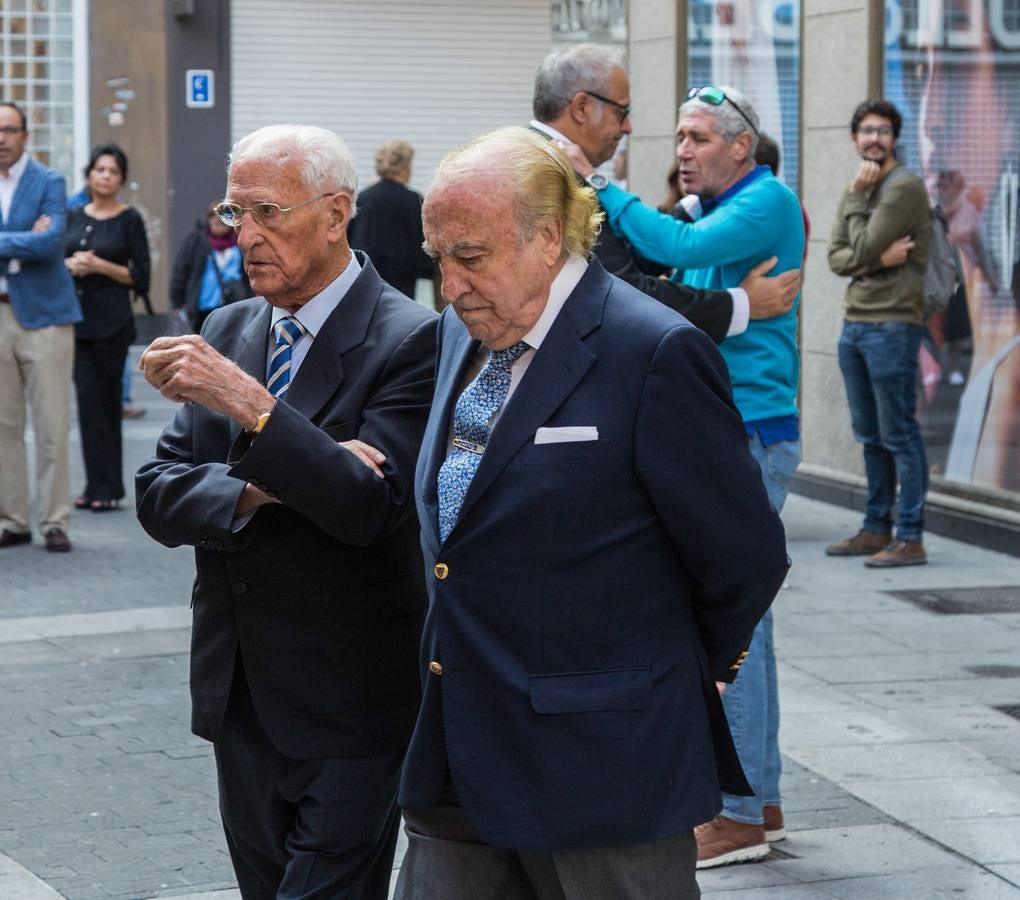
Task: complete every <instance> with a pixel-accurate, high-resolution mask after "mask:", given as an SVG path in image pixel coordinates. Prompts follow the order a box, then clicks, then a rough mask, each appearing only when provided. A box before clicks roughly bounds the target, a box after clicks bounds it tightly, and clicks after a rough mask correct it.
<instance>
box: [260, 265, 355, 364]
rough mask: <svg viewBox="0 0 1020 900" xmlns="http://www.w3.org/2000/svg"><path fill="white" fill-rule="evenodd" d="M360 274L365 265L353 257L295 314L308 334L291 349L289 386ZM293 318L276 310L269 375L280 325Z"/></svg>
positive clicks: (270, 331)
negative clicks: (320, 331)
mask: <svg viewBox="0 0 1020 900" xmlns="http://www.w3.org/2000/svg"><path fill="white" fill-rule="evenodd" d="M360 273H361V264H360V263H359V262H358V258H357V257H356V256H355V255H354V254H353V253H352V254H351V259H350V262H348V263H347V268H346V269H344V270H343V271H342V272H341V273H340V274H339V275H337V277H336V278H334V279H333V280H332V281H331V282H330V283H329V284H327V285H326V286H325V287H324V288H323V289H322V290H321V291H320V292H319V293H318V294H316V295H315V296H314V297H312V299H311V300H309V301H308V302H307V303H306V304H305V305H304V306H302V307H301V308H300V309H299V310H298V311H297V312H296V313H294V314H293V318H295V319H297V320H298V321H299V322H300V323H301V325H302V327H303V328H304V329H305V333H304V334H302V335H301V337H299V338H298V339H297V340H296V341H294V345H293V347H292V348H291V351H290V377H289V379H288V382H293V381H294V378H295V377H296V376H297V373H298V369H300V368H301V363H302V362H304V359H305V357H306V356H307V355H308V351H309V350H310V349H311V346H312V341H314V340H315V336H316V335H317V334H318V333H319V329H321V328H322V326H323V325H324V324H325V322H326V319H328V318H329V316H330V313H332V312H333V310H334V309H336V308H337V307H338V306H339V305H340V301H341V300H343V299H344V297H345V296H346V294H347V292H348V291H349V290H350V289H351V285H352V284H354V281H355V279H356V278H357V277H358V275H359V274H360ZM289 315H291V313H289V312H287V310H285V309H281V308H280V307H279V306H275V307H273V321H272V325H271V326H270V328H269V343H268V346H267V347H266V371H267V372H268V371H269V361H270V360H271V359H272V358H273V351H274V350H275V349H276V331H275V326H276V323H277V322H279V321H280V319H284V318H286V317H287V316H289Z"/></svg>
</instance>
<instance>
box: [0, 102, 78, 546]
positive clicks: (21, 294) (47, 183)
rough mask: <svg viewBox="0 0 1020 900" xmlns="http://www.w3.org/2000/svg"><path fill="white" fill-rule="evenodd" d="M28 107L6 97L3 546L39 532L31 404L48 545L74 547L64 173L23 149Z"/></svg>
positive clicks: (1, 245) (2, 120) (0, 321)
mask: <svg viewBox="0 0 1020 900" xmlns="http://www.w3.org/2000/svg"><path fill="white" fill-rule="evenodd" d="M27 143H28V128H27V127H26V122H25V114H24V112H23V111H22V110H21V109H19V108H18V107H17V106H15V105H14V104H13V103H0V549H2V548H6V547H15V546H17V545H19V544H27V543H29V542H30V541H31V540H32V530H31V516H30V513H29V502H28V461H27V457H26V452H25V411H26V397H27V400H28V403H27V405H28V406H30V407H31V410H32V430H33V434H34V436H35V452H36V459H35V470H36V507H37V514H38V521H39V530H40V532H41V533H42V534H43V535H44V539H45V544H46V549H47V550H52V551H54V552H66V551H68V550H70V549H71V541H70V539H69V538H68V536H67V526H68V521H69V519H70V515H71V496H70V495H71V490H70V484H69V473H68V431H69V429H70V421H69V420H70V415H71V373H72V370H73V366H74V327H73V326H74V323H75V322H77V321H79V320H80V319H81V309H80V308H79V306H78V297H77V295H76V294H75V291H74V285H73V283H72V282H71V276H70V275H68V274H67V269H66V268H64V224H65V222H66V219H67V212H66V206H67V200H66V192H65V189H64V179H63V178H62V177H61V176H60V175H58V174H57V173H56V172H54V171H53V170H52V169H48V168H46V166H43V165H40V164H39V163H37V162H36V161H35V160H33V159H30V158H29V156H28V154H27V153H26V152H25V146H26V144H27Z"/></svg>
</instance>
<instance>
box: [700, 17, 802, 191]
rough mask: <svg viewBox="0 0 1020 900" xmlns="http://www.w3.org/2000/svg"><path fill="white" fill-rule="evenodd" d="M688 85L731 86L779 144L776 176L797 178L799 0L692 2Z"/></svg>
mask: <svg viewBox="0 0 1020 900" xmlns="http://www.w3.org/2000/svg"><path fill="white" fill-rule="evenodd" d="M687 82H688V84H689V85H692V86H695V85H704V84H715V85H719V86H723V85H730V86H732V87H735V88H736V89H737V90H739V91H741V92H742V93H743V94H744V95H745V96H746V97H748V98H749V99H750V101H751V103H753V104H754V108H755V110H756V111H757V113H758V116H759V118H760V119H761V125H762V131H763V132H765V133H766V134H768V135H769V136H771V137H772V138H773V139H774V140H775V141H776V142H777V143H778V144H779V148H780V152H781V155H782V165H781V168H780V170H779V175H780V177H781V178H782V179H783V180H784V181H785V182H786V183H787V184H788V185H789V186H790V187H792V188H793V189H794V190H797V189H798V178H799V174H800V165H799V163H800V138H799V129H800V4H799V2H798V0H691V2H690V3H688V22H687Z"/></svg>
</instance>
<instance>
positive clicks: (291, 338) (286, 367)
mask: <svg viewBox="0 0 1020 900" xmlns="http://www.w3.org/2000/svg"><path fill="white" fill-rule="evenodd" d="M273 330H274V331H275V332H276V346H275V347H274V348H273V356H272V358H271V359H270V360H269V372H268V373H267V374H266V389H267V390H268V391H269V393H270V394H272V395H273V396H274V397H282V396H283V395H284V394H285V393H286V392H287V388H288V387H290V355H291V352H292V351H293V349H294V344H295V343H296V342H297V339H298V338H299V337H301V335H303V334H304V333H305V327H304V325H302V324H301V323H300V322H299V321H298V320H297V319H295V318H294V317H293V316H286V317H284V318H282V319H280V320H279V321H278V322H277V323H276V324H275V325H274V326H273Z"/></svg>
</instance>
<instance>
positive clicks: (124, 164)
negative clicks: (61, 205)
mask: <svg viewBox="0 0 1020 900" xmlns="http://www.w3.org/2000/svg"><path fill="white" fill-rule="evenodd" d="M127 173H128V161H127V157H126V156H125V155H124V151H123V150H121V149H120V147H118V146H117V145H116V144H100V145H99V146H97V147H95V148H94V149H93V150H92V154H91V155H90V157H89V162H88V165H87V166H86V168H85V180H86V187H87V189H88V193H89V196H90V197H91V200H90V201H89V202H88V203H86V204H85V205H84V206H82V207H79V208H78V209H75V210H72V211H71V212H70V213H69V215H68V218H67V236H66V239H65V244H64V256H65V259H64V264H65V265H66V266H67V270H68V271H69V272H70V273H71V275H72V277H73V278H74V283H75V287H76V288H77V290H78V300H79V302H80V303H81V308H82V314H83V319H82V321H81V322H79V323H78V324H77V325H76V326H75V359H74V387H75V392H76V394H77V398H78V427H79V430H80V432H81V446H82V455H83V457H84V460H85V489H84V490H83V491H82V493H81V496H79V497H78V498H77V499H76V500H75V501H74V505H75V507H76V508H78V509H91V510H92V511H93V512H105V511H107V510H111V509H116V508H117V507H118V505H119V503H120V499H121V498H122V497H123V496H124V480H123V476H122V472H121V391H120V387H121V373H122V372H123V370H124V361H125V360H126V359H127V352H128V347H130V345H131V341H132V340H133V338H134V335H135V324H134V315H133V313H132V310H131V291H132V290H134V291H135V292H137V293H139V294H145V293H147V292H148V290H149V242H148V240H147V239H146V236H145V224H144V222H143V221H142V217H141V215H139V213H138V211H137V210H135V209H133V208H132V207H130V206H128V205H127V204H125V203H121V201H120V200H119V199H118V198H117V192H118V191H119V190H120V189H121V188H122V187H123V185H124V181H125V179H126V178H127Z"/></svg>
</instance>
